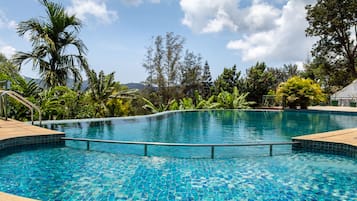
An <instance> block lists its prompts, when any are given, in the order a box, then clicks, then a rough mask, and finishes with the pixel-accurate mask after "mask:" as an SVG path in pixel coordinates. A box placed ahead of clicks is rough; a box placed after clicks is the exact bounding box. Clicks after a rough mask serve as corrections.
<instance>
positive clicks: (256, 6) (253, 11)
mask: <svg viewBox="0 0 357 201" xmlns="http://www.w3.org/2000/svg"><path fill="white" fill-rule="evenodd" d="M242 12H244V13H246V15H245V16H246V17H244V18H243V20H244V24H245V26H246V27H247V28H248V29H250V30H253V31H256V30H267V29H270V28H272V27H275V25H276V24H275V19H276V18H278V17H279V15H280V13H281V12H280V10H279V9H277V8H274V7H273V6H271V5H268V4H267V3H264V2H260V1H254V2H253V5H252V6H251V7H249V8H247V9H245V10H244V11H242Z"/></svg>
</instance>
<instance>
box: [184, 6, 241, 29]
mask: <svg viewBox="0 0 357 201" xmlns="http://www.w3.org/2000/svg"><path fill="white" fill-rule="evenodd" d="M180 6H181V9H182V10H183V12H184V14H185V16H184V18H183V19H182V24H184V25H186V26H188V27H189V28H191V29H192V30H193V31H194V32H200V33H202V32H204V33H209V32H219V31H222V30H223V29H224V28H228V29H230V30H232V31H236V30H237V29H238V24H236V22H235V21H234V18H235V17H236V16H235V13H237V6H238V0H220V1H217V0H181V1H180Z"/></svg>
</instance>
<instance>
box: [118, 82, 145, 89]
mask: <svg viewBox="0 0 357 201" xmlns="http://www.w3.org/2000/svg"><path fill="white" fill-rule="evenodd" d="M123 85H125V86H127V87H128V88H129V89H139V90H142V89H144V88H145V85H143V84H142V83H128V84H123Z"/></svg>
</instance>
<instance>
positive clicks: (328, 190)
mask: <svg viewBox="0 0 357 201" xmlns="http://www.w3.org/2000/svg"><path fill="white" fill-rule="evenodd" d="M356 178H357V161H356V160H355V159H353V158H347V157H341V156H335V155H325V154H315V153H293V154H289V155H280V156H273V157H240V158H234V159H214V160H211V159H179V158H164V157H140V156H135V155H134V156H130V155H120V154H111V153H105V152H96V151H84V150H79V149H72V148H68V147H52V148H51V147H48V148H46V147H44V148H37V149H30V150H26V151H17V152H12V153H8V155H6V156H2V157H0V191H4V192H8V193H13V194H17V195H20V196H26V197H30V198H35V199H40V200H105V201H107V200H356V199H357V188H356V186H357V179H356Z"/></svg>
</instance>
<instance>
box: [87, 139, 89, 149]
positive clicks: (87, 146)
mask: <svg viewBox="0 0 357 201" xmlns="http://www.w3.org/2000/svg"><path fill="white" fill-rule="evenodd" d="M87 150H88V151H89V141H87Z"/></svg>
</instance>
